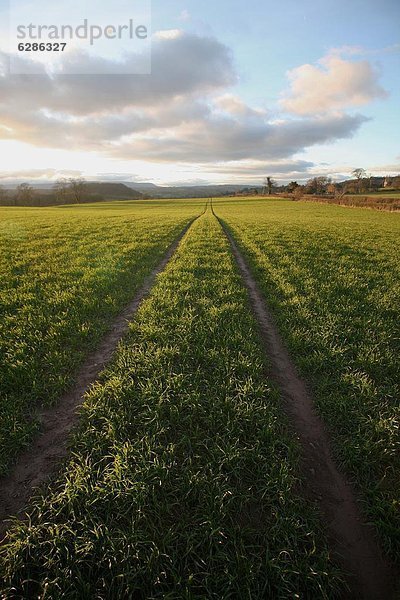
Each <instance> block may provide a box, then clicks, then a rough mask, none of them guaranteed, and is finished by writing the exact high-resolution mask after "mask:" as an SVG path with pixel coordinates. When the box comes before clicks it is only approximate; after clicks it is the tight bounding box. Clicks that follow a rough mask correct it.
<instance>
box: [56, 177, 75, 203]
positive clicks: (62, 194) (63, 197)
mask: <svg viewBox="0 0 400 600" xmlns="http://www.w3.org/2000/svg"><path fill="white" fill-rule="evenodd" d="M53 190H54V193H55V195H56V198H57V200H60V201H61V202H67V200H68V197H69V196H70V194H71V193H70V189H69V182H68V179H66V177H60V179H57V181H56V182H55V184H54V186H53Z"/></svg>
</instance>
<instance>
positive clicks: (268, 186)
mask: <svg viewBox="0 0 400 600" xmlns="http://www.w3.org/2000/svg"><path fill="white" fill-rule="evenodd" d="M274 186H276V181H275V180H274V179H272V177H265V179H264V193H265V190H268V196H270V195H271V194H272V189H273V188H274Z"/></svg>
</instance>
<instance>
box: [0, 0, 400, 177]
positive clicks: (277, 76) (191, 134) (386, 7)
mask: <svg viewBox="0 0 400 600" xmlns="http://www.w3.org/2000/svg"><path fill="white" fill-rule="evenodd" d="M1 6H3V8H4V7H5V3H4V2H0V7H1ZM1 16H2V17H3V26H4V17H5V13H4V12H2V13H1ZM110 17H111V14H110ZM399 25H400V3H399V2H398V1H394V0H383V1H380V2H378V1H372V0H364V1H360V0H352V1H351V2H344V1H343V0H336V1H331V0H325V1H322V0H320V1H317V0H306V1H298V0H297V1H295V0H282V1H280V2H268V1H267V2H262V1H256V0H248V1H247V2H239V1H238V0H231V1H227V0H219V1H218V2H211V1H209V0H205V1H203V2H198V1H197V2H195V1H194V0H170V1H169V2H162V1H161V0H153V3H152V29H153V33H154V41H153V65H154V70H153V73H152V74H151V75H149V76H134V75H133V76H131V77H130V78H129V81H127V80H124V81H122V80H119V81H118V85H119V86H120V93H119V94H118V96H119V97H117V90H118V85H117V86H116V85H115V83H116V76H115V77H113V76H111V77H108V78H105V77H103V78H101V77H99V78H98V80H96V81H95V78H93V76H90V77H88V78H86V79H85V76H84V75H81V76H77V77H76V78H75V79H74V76H72V75H71V76H64V77H69V79H68V80H67V82H66V80H65V78H64V79H63V78H62V77H60V76H54V74H52V75H51V74H50V75H49V74H46V75H45V74H43V76H37V77H25V80H23V76H22V80H21V76H20V77H19V79H16V78H15V77H16V76H14V78H13V75H12V74H11V75H7V74H5V75H3V77H2V81H1V90H0V92H1V96H0V133H1V131H3V132H4V133H3V135H2V136H1V139H0V151H2V154H3V155H4V154H5V155H6V156H7V159H6V161H5V163H4V164H3V169H4V171H3V174H2V175H1V176H2V178H3V181H4V182H7V180H8V179H10V178H13V177H14V178H15V177H21V178H23V177H29V178H39V179H40V178H42V179H44V178H56V177H57V176H59V175H60V174H67V173H72V172H82V174H83V175H85V176H86V177H88V178H92V177H98V178H102V177H109V178H112V179H118V178H120V179H131V180H133V181H134V180H135V179H136V180H141V181H144V180H145V181H154V182H155V183H164V184H165V183H177V182H189V183H190V182H193V183H194V182H197V181H202V182H207V181H209V182H221V183H226V182H235V183H253V182H254V183H257V182H259V180H260V179H262V176H263V174H265V175H267V174H271V175H273V176H275V177H276V178H278V179H279V180H280V181H282V182H284V181H287V180H289V179H292V178H293V179H297V180H305V179H307V178H309V177H311V176H314V175H319V174H328V175H332V176H333V177H334V178H337V179H341V178H343V177H346V176H348V175H349V173H350V172H351V170H352V169H353V168H355V167H358V166H362V167H365V168H366V169H367V170H368V171H369V172H371V173H374V174H378V173H382V174H386V173H387V174H389V173H395V172H397V171H400V148H399V144H398V140H399V137H400V136H399V134H400V125H399V118H398V114H399V112H400V111H399V108H400V40H399V34H398V32H399V30H400V27H399ZM160 32H161V33H160ZM80 60H81V61H83V62H84V61H87V66H88V68H89V70H90V68H91V65H92V62H91V61H93V58H89V57H82V56H81V57H80ZM127 60H129V59H128V58H127ZM168 60H169V61H170V62H169V63H168ZM108 66H109V65H108ZM168 74H169V75H170V78H169V79H168ZM126 77H128V76H126ZM145 77H148V78H149V80H148V81H145V80H144V78H145ZM114 88H116V89H114ZM44 89H47V90H48V92H47V95H46V94H45V93H44V92H43V93H41V91H42V90H44ZM110 90H112V91H110ZM18 94H19V95H18ZM113 94H115V97H113ZM30 97H31V100H32V99H33V102H32V101H30V100H29V98H30ZM22 98H25V104H24V102H23V100H22ZM101 98H104V102H103V103H102V102H101V101H100V99H101ZM121 98H122V100H123V101H121ZM91 99H92V100H93V102H92V103H91V102H90V100H91ZM16 104H17V105H18V107H19V114H17V113H16V109H15V105H16ZM21 156H22V157H23V158H22V159H21ZM105 174H107V175H105Z"/></svg>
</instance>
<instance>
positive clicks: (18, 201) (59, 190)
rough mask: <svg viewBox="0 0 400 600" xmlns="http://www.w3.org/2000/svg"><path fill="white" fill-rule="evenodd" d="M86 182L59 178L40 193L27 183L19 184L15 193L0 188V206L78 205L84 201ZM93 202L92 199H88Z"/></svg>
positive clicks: (74, 178)
mask: <svg viewBox="0 0 400 600" xmlns="http://www.w3.org/2000/svg"><path fill="white" fill-rule="evenodd" d="M85 192H86V181H85V180H84V179H83V178H82V177H69V178H66V177H61V178H60V179H57V181H56V182H55V184H54V186H53V188H52V189H51V190H49V191H48V192H43V190H40V193H39V192H38V191H37V190H35V189H34V187H33V186H32V185H30V184H29V183H20V184H19V185H18V186H17V188H16V189H15V191H11V190H7V189H5V188H4V187H3V186H0V205H12V206H38V205H39V206H47V205H50V204H54V203H57V204H71V203H75V204H80V203H82V202H84V200H85ZM90 200H93V198H90Z"/></svg>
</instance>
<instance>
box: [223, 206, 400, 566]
mask: <svg viewBox="0 0 400 600" xmlns="http://www.w3.org/2000/svg"><path fill="white" fill-rule="evenodd" d="M215 210H216V212H217V214H218V215H220V216H221V217H222V218H223V219H224V221H225V222H226V223H227V224H228V225H229V227H230V228H231V231H232V233H233V234H234V236H235V238H236V239H237V241H238V242H239V244H240V247H241V248H242V249H243V251H244V253H245V254H246V256H247V257H248V259H249V262H250V264H251V266H252V269H253V273H254V276H255V277H256V279H257V280H258V282H259V284H260V286H261V288H262V291H263V292H264V295H265V298H266V299H267V301H268V304H269V306H270V307H271V308H272V309H273V311H274V315H275V318H276V321H277V323H278V325H279V328H280V331H281V333H282V334H283V336H284V338H285V340H286V342H287V345H288V347H289V349H290V351H291V354H292V356H293V358H294V359H295V362H296V364H297V366H298V367H299V369H300V372H301V373H302V375H303V376H304V377H305V379H306V380H307V381H308V382H309V384H310V385H311V388H312V392H313V397H314V400H315V402H316V405H317V408H318V411H319V413H320V414H321V415H322V416H323V417H324V420H325V422H326V424H327V425H328V427H329V429H330V431H331V433H332V436H333V438H334V441H335V445H334V450H335V453H336V455H337V457H338V459H339V460H340V462H341V463H342V464H343V465H344V467H345V470H346V471H347V472H348V473H349V474H350V475H351V477H352V478H353V479H354V480H355V481H356V482H357V483H358V485H359V487H360V489H361V491H362V493H363V502H364V509H365V511H366V514H367V515H368V516H369V518H370V519H371V520H372V521H373V522H374V524H375V525H376V526H377V527H378V529H379V531H380V533H381V535H382V538H383V540H384V543H385V545H386V548H387V550H388V551H389V552H390V553H391V554H392V555H393V556H394V557H397V559H398V558H399V557H400V477H399V473H400V431H399V428H400V406H399V375H400V343H399V342H400V335H399V322H400V311H399V308H400V261H399V252H398V250H399V234H400V215H397V214H394V215H390V214H378V213H377V212H375V211H363V210H357V209H354V210H351V211H348V210H346V209H343V208H341V207H334V206H330V207H325V206H322V205H316V204H308V203H307V204H305V203H295V204H293V203H292V204H290V203H289V202H282V201H280V202H270V203H266V202H263V201H249V202H246V203H244V202H237V203H235V204H232V203H231V202H215Z"/></svg>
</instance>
